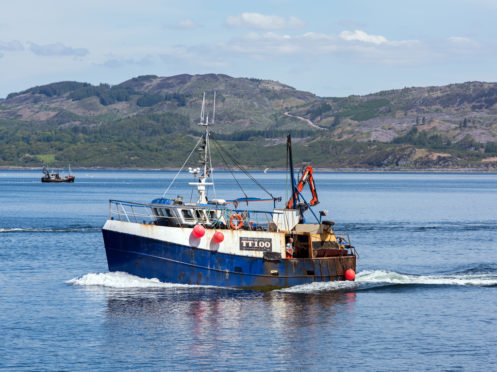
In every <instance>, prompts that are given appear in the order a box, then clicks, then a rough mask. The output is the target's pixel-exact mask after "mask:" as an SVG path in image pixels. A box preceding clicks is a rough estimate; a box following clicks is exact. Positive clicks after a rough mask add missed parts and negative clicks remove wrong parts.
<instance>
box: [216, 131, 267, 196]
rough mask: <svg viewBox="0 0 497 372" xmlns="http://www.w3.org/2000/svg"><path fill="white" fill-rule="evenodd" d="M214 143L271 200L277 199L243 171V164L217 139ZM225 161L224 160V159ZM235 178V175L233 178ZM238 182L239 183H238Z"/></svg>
mask: <svg viewBox="0 0 497 372" xmlns="http://www.w3.org/2000/svg"><path fill="white" fill-rule="evenodd" d="M213 141H214V143H215V144H216V145H217V146H218V148H219V150H220V153H221V151H222V152H224V153H225V154H226V155H227V156H228V157H229V158H230V159H231V161H232V162H233V164H235V166H236V167H237V168H238V169H240V170H241V171H242V172H243V173H244V174H245V175H246V176H247V177H248V178H250V179H251V180H252V182H254V183H255V184H256V185H257V186H259V187H260V188H261V189H262V190H263V191H264V192H265V193H266V194H268V195H269V196H270V197H271V198H273V199H276V198H275V197H274V196H273V194H271V193H270V192H269V191H268V190H266V189H265V188H264V186H262V185H261V184H260V182H258V181H257V180H256V179H255V178H254V177H253V176H252V175H251V174H250V173H249V172H248V171H246V170H245V169H243V167H242V166H241V164H240V163H239V162H238V161H237V160H236V159H235V158H234V156H233V155H231V154H230V153H229V151H227V150H226V149H225V148H224V147H223V146H222V145H221V144H220V143H219V142H218V141H216V140H215V139H213ZM223 160H224V158H223ZM234 177H235V176H234V175H233V178H234ZM237 182H238V181H237Z"/></svg>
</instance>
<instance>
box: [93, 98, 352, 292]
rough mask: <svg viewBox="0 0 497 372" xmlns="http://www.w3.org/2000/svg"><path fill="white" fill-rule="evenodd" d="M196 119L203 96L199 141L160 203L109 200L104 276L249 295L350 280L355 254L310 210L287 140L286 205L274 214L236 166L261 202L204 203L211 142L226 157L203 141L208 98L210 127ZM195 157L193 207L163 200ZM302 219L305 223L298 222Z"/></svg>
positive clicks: (307, 181) (308, 171) (305, 180)
mask: <svg viewBox="0 0 497 372" xmlns="http://www.w3.org/2000/svg"><path fill="white" fill-rule="evenodd" d="M204 112H205V93H204V99H203V102H202V109H201V114H200V122H199V126H200V127H202V128H203V130H202V132H203V135H202V136H201V137H200V139H199V140H198V142H197V144H196V146H195V148H194V149H193V151H192V152H191V153H190V156H188V158H187V160H186V161H185V163H184V164H183V166H182V167H181V168H180V170H179V171H178V173H177V174H176V176H175V177H174V178H173V181H172V182H171V185H170V186H169V188H168V189H167V190H166V191H165V192H164V194H163V195H162V196H161V197H159V198H156V199H154V200H152V201H151V202H150V203H137V202H130V201H122V200H110V201H109V219H108V220H107V221H106V223H105V225H104V226H103V228H102V233H103V239H104V245H105V251H106V256H107V263H108V267H109V271H112V272H116V271H120V272H126V273H129V274H132V275H136V276H139V277H143V278H150V279H151V278H156V279H158V280H160V281H162V282H171V283H181V284H196V285H213V286H224V287H236V288H251V289H274V288H283V287H290V286H295V285H300V284H308V283H313V282H328V281H339V280H353V279H354V277H355V270H356V256H357V253H356V250H355V248H354V247H353V246H352V244H351V242H350V237H349V235H348V234H339V233H336V232H334V231H333V226H334V223H333V222H332V221H327V220H322V218H323V217H324V216H326V214H327V212H326V211H320V212H318V213H315V212H314V211H313V206H316V205H317V204H318V203H319V200H318V196H317V192H316V187H315V183H314V177H313V168H312V167H311V166H307V167H305V168H304V169H303V170H302V174H301V176H300V179H299V181H298V182H297V179H298V178H296V177H295V171H294V168H293V159H292V148H291V136H290V135H288V137H287V160H288V162H289V179H290V180H291V182H289V184H290V190H289V191H290V195H291V196H290V197H289V200H288V201H287V202H286V204H284V205H282V206H280V207H279V208H278V203H280V202H281V200H282V198H281V197H275V196H273V195H272V194H271V193H270V192H269V191H267V190H266V189H265V188H264V187H263V185H261V184H260V183H259V182H258V181H257V180H256V179H255V178H253V177H252V175H251V174H250V173H248V172H247V171H246V170H245V169H244V168H243V167H241V166H240V165H239V164H238V166H240V167H239V168H240V170H241V171H242V173H243V174H245V175H247V176H248V177H249V178H250V179H251V180H253V181H254V182H255V183H256V184H257V185H258V186H260V187H261V190H263V191H264V192H266V193H267V194H268V196H267V197H264V198H256V197H249V196H248V195H247V194H245V193H244V196H243V197H240V198H236V199H231V200H227V199H221V198H218V197H217V196H216V195H214V197H212V198H210V196H209V192H210V190H211V189H210V187H212V189H213V190H214V191H215V187H214V181H213V168H212V162H211V142H213V143H214V145H215V146H217V147H218V150H220V151H221V153H220V155H221V157H222V158H223V159H225V158H229V157H230V154H229V152H226V151H223V147H222V145H221V144H219V143H218V142H217V141H216V140H215V137H211V132H210V127H211V125H213V124H214V122H215V95H214V109H213V116H212V124H210V123H209V118H208V115H207V116H206V115H204ZM205 116H206V118H205ZM195 150H197V151H198V153H200V164H199V166H197V167H196V168H191V167H190V168H189V169H188V170H189V172H190V174H191V175H192V176H193V182H190V183H189V185H190V186H192V188H193V190H192V194H193V192H195V194H196V200H193V199H190V201H187V200H186V199H185V197H183V196H178V197H175V198H170V197H166V195H167V193H168V190H169V189H170V188H171V186H172V184H173V183H174V182H175V180H176V178H177V176H178V175H179V174H180V172H182V171H183V169H184V168H185V166H186V164H187V162H188V161H189V159H190V158H191V156H192V154H193V153H194V152H195ZM223 152H224V155H223ZM231 158H232V160H233V162H234V163H235V164H236V159H235V158H234V157H233V156H231ZM231 173H232V174H233V175H234V174H235V172H231ZM237 183H238V182H237ZM238 184H239V183H238ZM305 185H309V187H310V189H311V193H312V199H310V200H309V201H306V199H305V198H304V195H303V189H304V186H305ZM187 194H190V192H189V193H187ZM256 202H266V203H269V204H270V208H267V209H265V210H264V209H261V208H258V209H255V208H253V207H252V205H254V203H256ZM257 205H259V204H257ZM309 214H310V218H311V219H313V221H311V222H307V219H306V217H307V215H309Z"/></svg>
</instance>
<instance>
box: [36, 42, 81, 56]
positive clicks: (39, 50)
mask: <svg viewBox="0 0 497 372" xmlns="http://www.w3.org/2000/svg"><path fill="white" fill-rule="evenodd" d="M29 49H30V50H31V51H32V52H33V53H34V54H36V55H38V56H75V57H84V56H86V55H87V54H88V53H89V52H88V49H85V48H72V47H68V46H65V45H63V44H62V43H53V44H46V45H38V44H35V43H30V45H29Z"/></svg>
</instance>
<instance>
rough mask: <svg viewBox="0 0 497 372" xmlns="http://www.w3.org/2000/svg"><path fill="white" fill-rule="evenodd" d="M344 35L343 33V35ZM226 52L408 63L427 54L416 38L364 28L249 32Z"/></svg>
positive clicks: (262, 55) (250, 55)
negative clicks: (400, 37)
mask: <svg viewBox="0 0 497 372" xmlns="http://www.w3.org/2000/svg"><path fill="white" fill-rule="evenodd" d="M344 35H345V36H346V37H344ZM223 48H224V49H225V50H227V51H228V52H232V53H235V54H243V55H248V56H249V57H251V58H254V59H264V58H271V57H274V56H287V55H295V56H299V57H300V56H313V57H316V56H324V55H334V56H336V57H344V58H348V59H353V60H358V59H357V58H356V57H358V56H359V57H360V60H361V61H363V62H373V63H382V64H389V65H390V64H409V63H414V61H416V60H418V59H419V58H424V57H426V48H425V47H424V46H423V45H422V44H421V43H420V42H418V41H416V40H398V41H388V40H387V39H386V38H384V37H383V36H376V35H368V34H366V33H365V32H362V31H361V32H357V31H356V32H353V33H345V34H344V33H343V32H342V33H340V34H339V35H333V34H331V35H329V34H322V33H315V32H307V33H304V34H301V35H288V34H282V33H277V32H266V33H258V32H250V33H248V34H246V35H244V36H242V37H240V38H236V39H233V40H231V41H230V42H228V43H226V44H224V45H223Z"/></svg>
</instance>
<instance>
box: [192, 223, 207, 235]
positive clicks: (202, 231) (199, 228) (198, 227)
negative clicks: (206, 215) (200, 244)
mask: <svg viewBox="0 0 497 372" xmlns="http://www.w3.org/2000/svg"><path fill="white" fill-rule="evenodd" d="M192 234H193V236H194V237H195V238H201V237H202V236H204V235H205V229H204V227H203V226H202V225H201V224H198V225H196V226H195V227H194V228H193V231H192Z"/></svg>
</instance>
